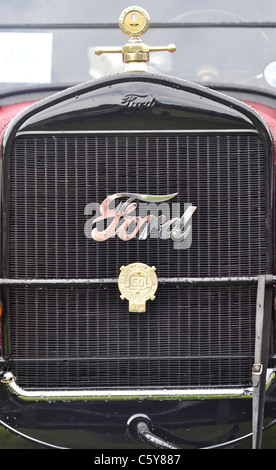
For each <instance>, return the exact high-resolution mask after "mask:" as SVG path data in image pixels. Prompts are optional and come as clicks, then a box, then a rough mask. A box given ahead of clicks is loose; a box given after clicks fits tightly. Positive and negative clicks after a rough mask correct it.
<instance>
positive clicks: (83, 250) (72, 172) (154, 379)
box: [9, 133, 266, 388]
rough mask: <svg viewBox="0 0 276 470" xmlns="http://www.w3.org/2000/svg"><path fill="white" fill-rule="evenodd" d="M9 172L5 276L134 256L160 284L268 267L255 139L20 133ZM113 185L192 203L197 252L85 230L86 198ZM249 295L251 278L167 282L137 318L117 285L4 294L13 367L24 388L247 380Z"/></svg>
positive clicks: (78, 272) (48, 274)
mask: <svg viewBox="0 0 276 470" xmlns="http://www.w3.org/2000/svg"><path fill="white" fill-rule="evenodd" d="M10 166H11V168H10V170H11V178H10V181H11V182H10V208H11V209H10V219H9V261H10V265H9V276H10V277H11V278H35V279H38V278H47V279H51V278H65V279H74V278H101V279H102V278H117V277H118V275H119V270H120V266H122V265H127V264H129V263H132V262H136V261H140V262H143V263H146V264H148V265H150V266H151V265H154V266H156V268H157V275H158V276H159V277H166V278H167V277H178V276H181V277H186V276H191V277H197V276H200V277H204V276H226V277H227V276H246V275H251V276H256V275H259V274H261V273H264V272H265V271H266V228H265V227H266V202H265V194H266V190H265V164H264V150H263V145H262V141H261V140H260V139H259V137H258V136H257V135H253V134H252V135H246V134H242V135H238V134H234V133H233V134H230V135H226V134H221V135H215V134H214V133H212V135H207V134H201V135H189V134H183V133H178V134H177V133H176V134H171V135H169V136H164V135H161V134H158V133H156V135H155V134H149V135H145V136H141V135H139V136H138V135H124V134H118V135H114V134H112V135H111V134H110V135H92V134H90V135H87V136H85V135H81V136H68V137H64V136H57V137H53V136H39V137H32V136H28V137H19V138H17V139H16V140H15V143H14V146H13V150H12V155H11V161H10ZM119 192H132V193H133V192H135V193H142V194H159V195H160V194H171V193H178V196H177V197H175V198H174V199H173V200H172V201H173V202H178V203H180V204H181V207H183V204H184V203H192V204H193V205H194V206H197V210H196V212H195V213H194V216H193V224H192V245H191V247H190V248H189V249H187V250H186V249H185V250H176V249H174V245H173V241H172V240H161V239H156V238H155V239H151V238H148V239H147V240H138V239H133V240H130V241H129V242H127V243H126V242H124V241H122V240H120V239H119V238H118V237H115V238H113V239H110V240H107V241H106V242H95V241H94V240H92V239H88V238H87V237H85V235H84V226H85V223H86V222H87V220H88V219H89V217H90V216H87V215H86V214H84V209H85V207H86V205H87V204H88V203H93V202H97V203H101V202H103V200H104V199H105V198H106V197H107V195H111V194H115V193H119ZM255 298H256V288H255V287H249V286H242V287H238V286H235V287H234V286H233V287H231V288H230V287H226V286H222V287H208V286H204V287H195V286H194V287H192V286H189V287H188V286H186V285H183V286H179V287H177V286H173V285H171V286H169V285H166V286H161V287H159V289H158V291H157V298H156V300H155V301H154V302H148V303H147V313H146V314H143V315H140V316H139V315H136V314H133V313H131V314H130V313H129V312H128V305H127V302H126V301H124V302H123V301H122V300H120V298H119V291H118V288H117V287H116V285H114V284H113V285H108V286H107V287H106V288H105V289H104V288H102V287H100V286H98V287H90V288H79V287H74V288H73V289H69V288H66V287H58V288H50V287H48V288H46V287H43V286H42V287H40V288H35V287H31V286H29V287H28V288H26V289H24V288H16V289H15V288H10V312H11V314H10V318H11V332H12V341H11V342H12V358H13V364H14V367H15V374H16V376H17V377H18V380H19V383H20V384H21V385H22V386H24V387H26V388H32V387H36V388H59V387H60V388H64V387H65V388H66V387H89V388H90V387H92V388H93V387H104V388H105V387H140V386H141V387H142V386H149V387H156V386H168V387H169V386H181V387H185V386H231V385H242V384H243V385H248V384H250V383H251V372H250V371H251V365H252V358H253V345H254V318H255ZM111 358H112V359H111Z"/></svg>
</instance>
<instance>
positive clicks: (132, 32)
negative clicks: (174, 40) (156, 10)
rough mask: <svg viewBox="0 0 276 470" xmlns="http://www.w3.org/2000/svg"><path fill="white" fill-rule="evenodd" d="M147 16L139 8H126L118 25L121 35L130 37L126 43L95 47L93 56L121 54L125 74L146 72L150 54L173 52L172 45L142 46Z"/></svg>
mask: <svg viewBox="0 0 276 470" xmlns="http://www.w3.org/2000/svg"><path fill="white" fill-rule="evenodd" d="M149 24H150V17H149V14H148V13H147V12H146V10H144V9H143V8H141V7H137V6H132V7H129V8H126V9H125V10H124V11H123V12H122V13H121V15H120V18H119V25H120V28H121V30H122V31H123V33H125V34H126V35H127V36H130V39H129V41H128V43H127V44H126V45H125V46H123V47H121V48H119V47H114V48H113V47H111V48H108V47H97V48H95V54H97V55H101V54H104V53H122V54H123V62H125V63H126V72H147V71H148V67H147V62H148V61H149V53H150V52H159V51H168V52H174V51H175V49H176V47H175V45H174V44H169V45H168V46H156V47H155V46H148V45H147V44H144V43H143V41H142V39H141V38H140V36H142V35H143V34H145V33H146V31H147V30H148V28H149Z"/></svg>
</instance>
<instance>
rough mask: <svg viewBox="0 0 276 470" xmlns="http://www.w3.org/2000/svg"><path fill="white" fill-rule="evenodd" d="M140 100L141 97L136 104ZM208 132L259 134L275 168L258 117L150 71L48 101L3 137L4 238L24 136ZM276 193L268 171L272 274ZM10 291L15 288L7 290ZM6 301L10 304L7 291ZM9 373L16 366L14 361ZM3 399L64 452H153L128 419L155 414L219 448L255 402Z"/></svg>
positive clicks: (35, 433)
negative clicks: (14, 155) (14, 164)
mask: <svg viewBox="0 0 276 470" xmlns="http://www.w3.org/2000/svg"><path fill="white" fill-rule="evenodd" d="M134 95H135V96H138V98H135V99H134V100H133V97H134ZM199 108H200V111H199ZM130 118H131V119H130ZM208 127H210V128H216V129H218V130H221V131H225V130H228V129H236V130H239V131H242V130H244V129H247V130H248V129H249V130H252V131H254V130H257V131H258V132H259V133H260V134H261V136H262V138H263V140H264V143H265V148H266V152H267V155H268V163H267V165H268V168H272V158H273V154H272V150H273V146H272V141H271V138H270V134H269V132H268V130H267V127H266V126H265V124H264V123H263V122H262V121H260V119H259V117H258V116H257V115H256V114H255V113H254V112H253V111H252V110H250V109H249V108H247V107H246V106H245V105H243V104H242V103H240V102H238V101H236V100H234V99H231V98H228V97H225V96H224V95H220V94H217V93H216V92H213V91H211V90H207V89H205V88H203V87H200V86H197V85H191V84H189V83H187V82H182V81H180V80H176V79H170V78H166V77H160V76H155V75H149V74H134V75H131V74H130V75H125V74H124V75H116V76H113V77H110V78H109V79H103V80H98V81H94V82H89V83H87V84H84V85H81V86H76V87H74V88H71V89H68V90H65V91H63V92H61V93H58V94H57V95H54V96H52V97H50V98H46V99H45V100H43V101H41V102H39V103H38V104H35V105H33V106H31V107H30V108H28V109H27V110H26V111H25V112H23V113H22V114H21V115H20V116H18V117H17V118H16V119H15V121H14V122H13V125H12V126H10V128H9V129H8V131H7V132H6V134H5V137H4V141H3V147H2V158H3V168H4V175H3V180H2V183H3V193H2V194H3V200H4V201H5V205H4V206H3V207H2V216H3V219H2V222H3V223H4V225H3V227H4V234H5V227H6V221H7V220H8V212H9V211H8V175H9V152H10V149H11V145H12V141H13V138H14V137H15V135H16V134H17V133H18V132H21V133H22V132H34V133H36V132H41V131H42V132H45V131H46V132H51V133H59V132H62V131H68V132H75V131H79V130H85V131H87V132H88V131H89V130H99V131H101V130H103V131H104V130H106V129H107V128H108V130H118V129H122V130H127V131H128V130H141V131H143V130H145V129H147V130H148V129H149V128H150V129H158V130H161V131H162V130H168V129H186V130H189V131H193V130H198V129H208ZM272 188H273V184H272V175H271V178H269V174H268V197H267V201H268V214H269V217H268V224H267V229H268V230H267V233H268V239H269V243H268V246H270V248H271V249H270V251H269V253H268V262H267V266H268V272H272V268H273V266H272V262H273V250H272V236H273V230H272V213H273V203H272V197H271V194H272ZM6 236H7V234H6ZM7 239H8V237H7ZM4 249H5V251H4ZM8 273H9V260H8V257H7V256H6V239H5V237H4V239H3V240H2V276H8ZM5 292H6V293H7V292H8V290H7V289H5ZM2 298H3V301H4V304H5V300H6V298H7V294H4V295H3V297H2ZM7 303H8V302H7ZM8 315H9V313H8V312H7V311H6V312H5V315H4V330H5V349H6V351H7V352H8V350H9V345H8V336H9V334H8ZM4 368H5V369H6V370H7V369H8V368H9V364H8V362H6V363H5V364H4ZM275 398H276V394H275V387H272V388H271V390H270V392H269V393H268V397H267V408H266V417H267V421H270V420H273V419H274V417H275ZM0 401H1V416H0V417H1V419H2V420H3V421H5V422H6V423H7V424H9V425H10V426H13V427H15V428H17V429H19V430H20V431H22V432H24V433H26V434H28V435H30V436H32V437H37V438H39V439H41V440H45V441H48V442H50V443H52V444H55V445H60V446H65V447H79V448H83V447H90V448H96V449H99V448H134V447H136V448H140V449H149V446H148V445H147V444H145V443H141V442H135V441H133V440H131V438H130V437H129V436H128V433H127V424H126V423H127V420H128V419H129V417H130V416H131V415H133V414H136V413H144V414H147V415H149V416H150V418H151V420H152V423H153V425H154V428H155V431H156V433H158V434H159V435H160V436H161V437H166V438H168V439H169V440H171V441H173V442H175V444H177V445H179V446H180V447H184V448H185V447H188V448H190V447H192V448H194V447H207V446H210V445H216V444H220V443H221V442H226V441H231V440H233V439H236V438H237V437H241V436H242V435H245V434H248V433H250V432H251V399H250V398H243V399H217V400H209V399H208V398H207V397H206V400H186V401H182V400H177V399H173V400H158V399H149V400H139V399H133V400H124V401H117V400H112V399H110V400H102V401H101V400H95V401H93V400H91V401H84V402H81V401H76V402H66V401H56V402H51V401H49V402H40V401H38V402H35V401H34V402H27V401H25V402H24V401H22V400H21V399H19V398H17V397H15V396H13V395H11V394H10V393H9V392H8V390H7V389H6V387H5V386H4V385H1V387H0ZM84 436H85V439H83V437H84ZM249 445H250V442H249Z"/></svg>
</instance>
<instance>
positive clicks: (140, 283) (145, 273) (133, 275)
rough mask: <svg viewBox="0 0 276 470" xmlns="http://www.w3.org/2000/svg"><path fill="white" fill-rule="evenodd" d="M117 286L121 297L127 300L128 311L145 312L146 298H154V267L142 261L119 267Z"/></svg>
mask: <svg viewBox="0 0 276 470" xmlns="http://www.w3.org/2000/svg"><path fill="white" fill-rule="evenodd" d="M120 270H121V273H120V276H119V278H118V287H119V291H120V292H121V299H122V300H124V299H127V300H128V301H129V311H130V312H138V313H140V312H145V311H146V302H147V300H154V299H155V295H154V294H155V292H156V290H157V287H158V279H157V276H156V274H155V270H156V269H155V267H154V266H152V267H150V266H148V265H147V264H144V263H132V264H129V265H128V266H122V267H121V268H120Z"/></svg>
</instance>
